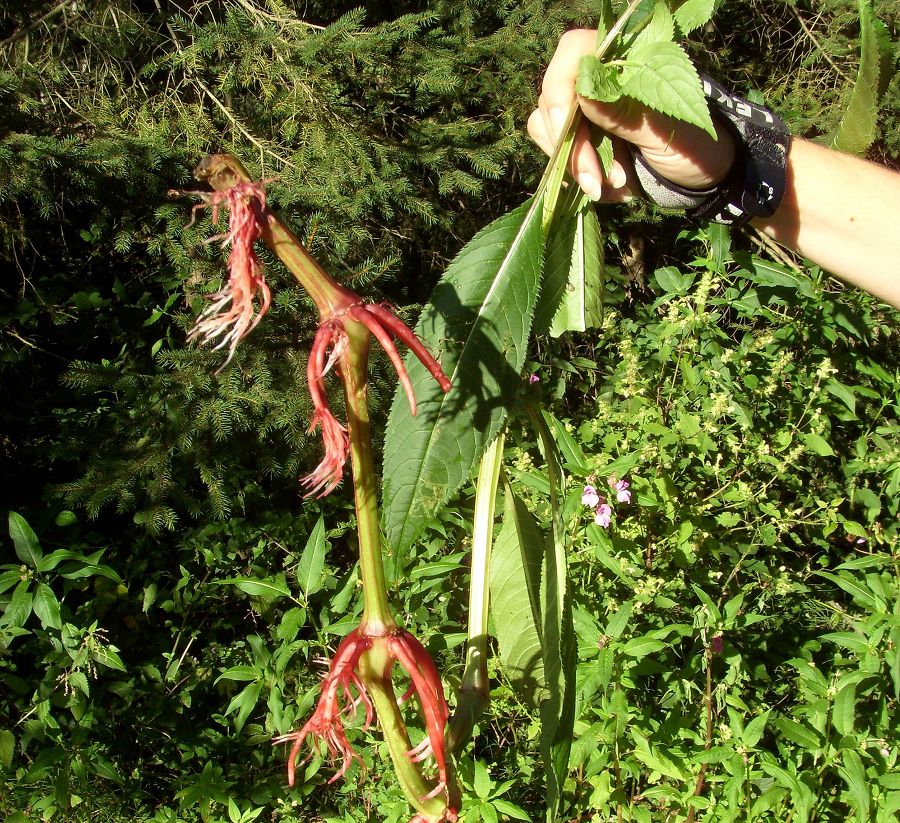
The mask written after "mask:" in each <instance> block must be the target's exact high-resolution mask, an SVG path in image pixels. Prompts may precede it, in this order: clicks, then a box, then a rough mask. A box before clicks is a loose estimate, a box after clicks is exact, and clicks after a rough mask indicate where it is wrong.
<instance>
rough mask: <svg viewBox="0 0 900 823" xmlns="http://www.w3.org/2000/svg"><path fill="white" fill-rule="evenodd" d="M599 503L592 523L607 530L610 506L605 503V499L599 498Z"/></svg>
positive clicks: (610, 511)
mask: <svg viewBox="0 0 900 823" xmlns="http://www.w3.org/2000/svg"><path fill="white" fill-rule="evenodd" d="M600 501H601V502H600V504H599V505H598V506H597V508H596V510H595V511H594V522H595V523H596V524H597V525H598V526H602V527H603V528H604V529H606V528H609V524H610V521H611V520H612V506H610V505H609V503H607V502H606V500H605V498H602V497H601V498H600Z"/></svg>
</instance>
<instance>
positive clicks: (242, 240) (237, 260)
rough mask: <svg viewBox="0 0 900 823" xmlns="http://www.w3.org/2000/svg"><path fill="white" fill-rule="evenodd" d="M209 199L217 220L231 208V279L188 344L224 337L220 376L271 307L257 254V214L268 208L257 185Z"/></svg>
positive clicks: (226, 239)
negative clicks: (225, 350) (223, 208)
mask: <svg viewBox="0 0 900 823" xmlns="http://www.w3.org/2000/svg"><path fill="white" fill-rule="evenodd" d="M207 199H208V201H209V203H210V204H211V205H212V207H213V219H214V220H216V219H217V218H218V213H217V212H218V207H219V206H220V205H221V204H222V203H223V202H227V203H228V209H229V215H228V233H227V234H226V235H225V236H224V240H223V241H222V245H223V246H225V245H228V243H231V254H230V255H229V257H228V271H229V278H228V283H227V285H226V286H225V288H223V289H221V290H220V291H218V292H216V294H214V295H212V296H211V297H210V299H211V300H212V303H211V304H210V305H209V306H207V307H206V308H205V309H204V310H203V311H202V312H201V314H200V316H199V317H198V318H197V322H196V323H195V324H194V327H193V328H192V329H191V331H190V332H189V333H188V336H187V339H188V340H193V339H194V338H200V342H201V343H211V342H213V341H215V340H216V339H217V338H221V340H220V341H219V342H218V344H217V345H216V346H215V348H216V349H221V348H223V347H224V346H228V358H227V359H226V360H225V362H224V363H223V364H222V366H221V368H220V369H219V371H221V370H222V369H224V368H225V366H227V365H228V363H229V361H230V360H231V358H232V357H233V356H234V350H235V348H237V344H238V341H240V339H241V338H242V337H244V336H246V335H247V334H249V333H250V332H251V331H252V330H253V329H254V328H255V327H256V324H257V323H259V321H260V320H262V318H263V315H264V314H265V313H266V312H267V311H268V310H269V306H270V304H271V302H272V293H271V291H270V290H269V287H268V286H267V285H266V279H265V277H263V273H262V266H261V265H260V262H259V258H257V256H256V252H255V251H254V250H253V244H254V243H255V242H256V240H257V239H258V238H259V235H260V229H259V214H260V213H261V212H262V210H264V209H265V205H266V193H265V190H264V189H263V187H262V186H260V185H258V184H256V183H238V184H237V185H236V186H233V187H232V188H230V189H229V190H228V192H227V193H222V192H214V193H213V194H210V195H207ZM221 236H222V235H219V237H221ZM213 239H217V238H213ZM257 292H259V293H260V307H259V311H258V312H256V313H255V314H254V306H253V298H254V296H255V295H256V293H257Z"/></svg>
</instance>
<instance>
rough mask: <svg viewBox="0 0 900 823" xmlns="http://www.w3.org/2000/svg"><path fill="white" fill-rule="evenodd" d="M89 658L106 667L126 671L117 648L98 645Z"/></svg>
mask: <svg viewBox="0 0 900 823" xmlns="http://www.w3.org/2000/svg"><path fill="white" fill-rule="evenodd" d="M91 658H92V659H93V660H95V661H96V662H97V663H99V664H100V665H101V666H106V667H107V668H108V669H115V670H116V671H120V672H124V671H127V669H126V668H125V664H124V663H123V662H122V658H121V657H119V653H118V650H117V649H114V648H112V647H111V646H98V647H97V649H96V650H95V651H94V653H93V654H92V655H91Z"/></svg>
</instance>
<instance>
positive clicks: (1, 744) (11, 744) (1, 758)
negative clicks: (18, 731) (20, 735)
mask: <svg viewBox="0 0 900 823" xmlns="http://www.w3.org/2000/svg"><path fill="white" fill-rule="evenodd" d="M15 751H16V737H15V735H14V734H13V733H12V732H11V731H10V730H9V729H0V766H3V767H4V768H5V769H8V768H9V767H10V766H12V759H13V754H14V753H15Z"/></svg>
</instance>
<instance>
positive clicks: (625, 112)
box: [528, 29, 735, 202]
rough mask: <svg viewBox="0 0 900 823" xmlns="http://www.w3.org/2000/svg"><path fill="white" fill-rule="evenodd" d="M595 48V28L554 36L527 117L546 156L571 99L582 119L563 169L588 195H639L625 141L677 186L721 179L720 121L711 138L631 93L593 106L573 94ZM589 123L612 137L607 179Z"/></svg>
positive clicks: (729, 148)
mask: <svg viewBox="0 0 900 823" xmlns="http://www.w3.org/2000/svg"><path fill="white" fill-rule="evenodd" d="M596 46H597V33H596V32H595V31H593V30H590V29H575V30H572V31H568V32H566V33H565V34H564V35H563V36H562V37H561V38H560V41H559V45H558V46H557V47H556V53H555V54H554V55H553V59H552V60H551V61H550V65H549V66H548V67H547V71H546V73H545V74H544V82H543V86H542V89H541V96H540V98H539V100H538V108H537V109H535V110H534V111H533V112H532V114H531V116H530V117H529V119H528V133H529V134H530V135H531V138H532V139H533V140H534V141H535V142H536V143H537V144H538V145H539V146H540V147H541V148H542V149H543V150H544V151H545V152H546V153H547V154H548V155H549V154H551V153H552V152H553V148H554V146H555V145H556V142H557V140H558V139H559V136H560V131H561V129H562V127H563V126H564V125H565V122H566V115H567V113H568V111H569V108H570V106H571V105H572V103H573V101H574V100H575V99H576V97H577V100H578V105H579V106H580V107H581V110H582V112H583V113H584V115H585V119H583V120H582V122H581V123H580V125H579V126H578V131H577V132H576V134H575V141H574V143H573V145H572V153H571V157H570V161H569V171H570V173H571V174H572V176H573V177H574V178H575V180H577V181H578V185H579V186H581V188H582V190H583V191H584V193H585V194H586V195H587V196H588V197H590V198H591V199H592V200H601V199H602V200H604V201H607V202H617V201H621V200H624V199H626V198H627V197H628V196H629V195H630V194H638V193H640V188H639V187H638V185H637V183H636V182H635V180H634V172H633V163H632V161H631V158H630V156H629V148H628V145H627V144H629V143H630V144H631V145H632V146H633V147H634V149H635V150H637V151H640V152H641V154H642V155H643V156H644V159H645V160H646V161H647V163H648V164H649V165H650V166H651V167H652V168H653V169H654V170H655V171H656V172H657V173H658V174H660V175H661V176H662V177H664V178H665V179H666V180H669V181H671V182H672V183H675V184H677V185H679V186H683V187H685V188H687V189H696V190H703V189H708V188H710V187H712V186H714V185H715V184H716V183H718V182H720V181H721V180H722V179H724V177H725V176H726V174H727V173H728V171H729V169H730V168H731V165H732V163H733V162H734V156H735V147H734V142H733V140H732V138H731V134H730V133H729V131H728V130H727V129H726V128H725V127H723V126H722V125H721V124H720V123H718V122H715V126H716V132H717V134H718V140H713V138H712V137H711V136H710V135H709V134H707V133H706V132H705V131H703V130H702V129H700V128H697V127H696V126H692V125H689V124H687V123H683V122H681V121H679V120H675V119H674V118H672V117H669V116H667V115H665V114H661V113H659V112H657V111H653V110H652V109H649V108H647V107H646V106H644V105H643V104H642V103H639V102H638V101H636V100H633V99H631V98H623V99H621V100H619V101H617V102H615V103H599V102H597V101H595V100H590V99H588V98H586V97H582V96H580V95H576V93H575V82H576V80H577V78H578V64H579V61H580V60H581V58H582V57H583V56H584V55H586V54H593V52H594V50H595V49H596ZM591 124H593V125H594V126H596V127H598V128H599V129H601V130H602V131H604V132H606V133H608V134H609V135H610V136H611V137H612V138H613V146H614V161H613V164H612V167H611V169H610V172H609V176H608V178H605V177H604V174H603V171H602V168H601V166H600V161H599V158H598V156H597V152H596V150H595V149H594V146H593V144H592V142H591V131H592V128H591Z"/></svg>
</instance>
